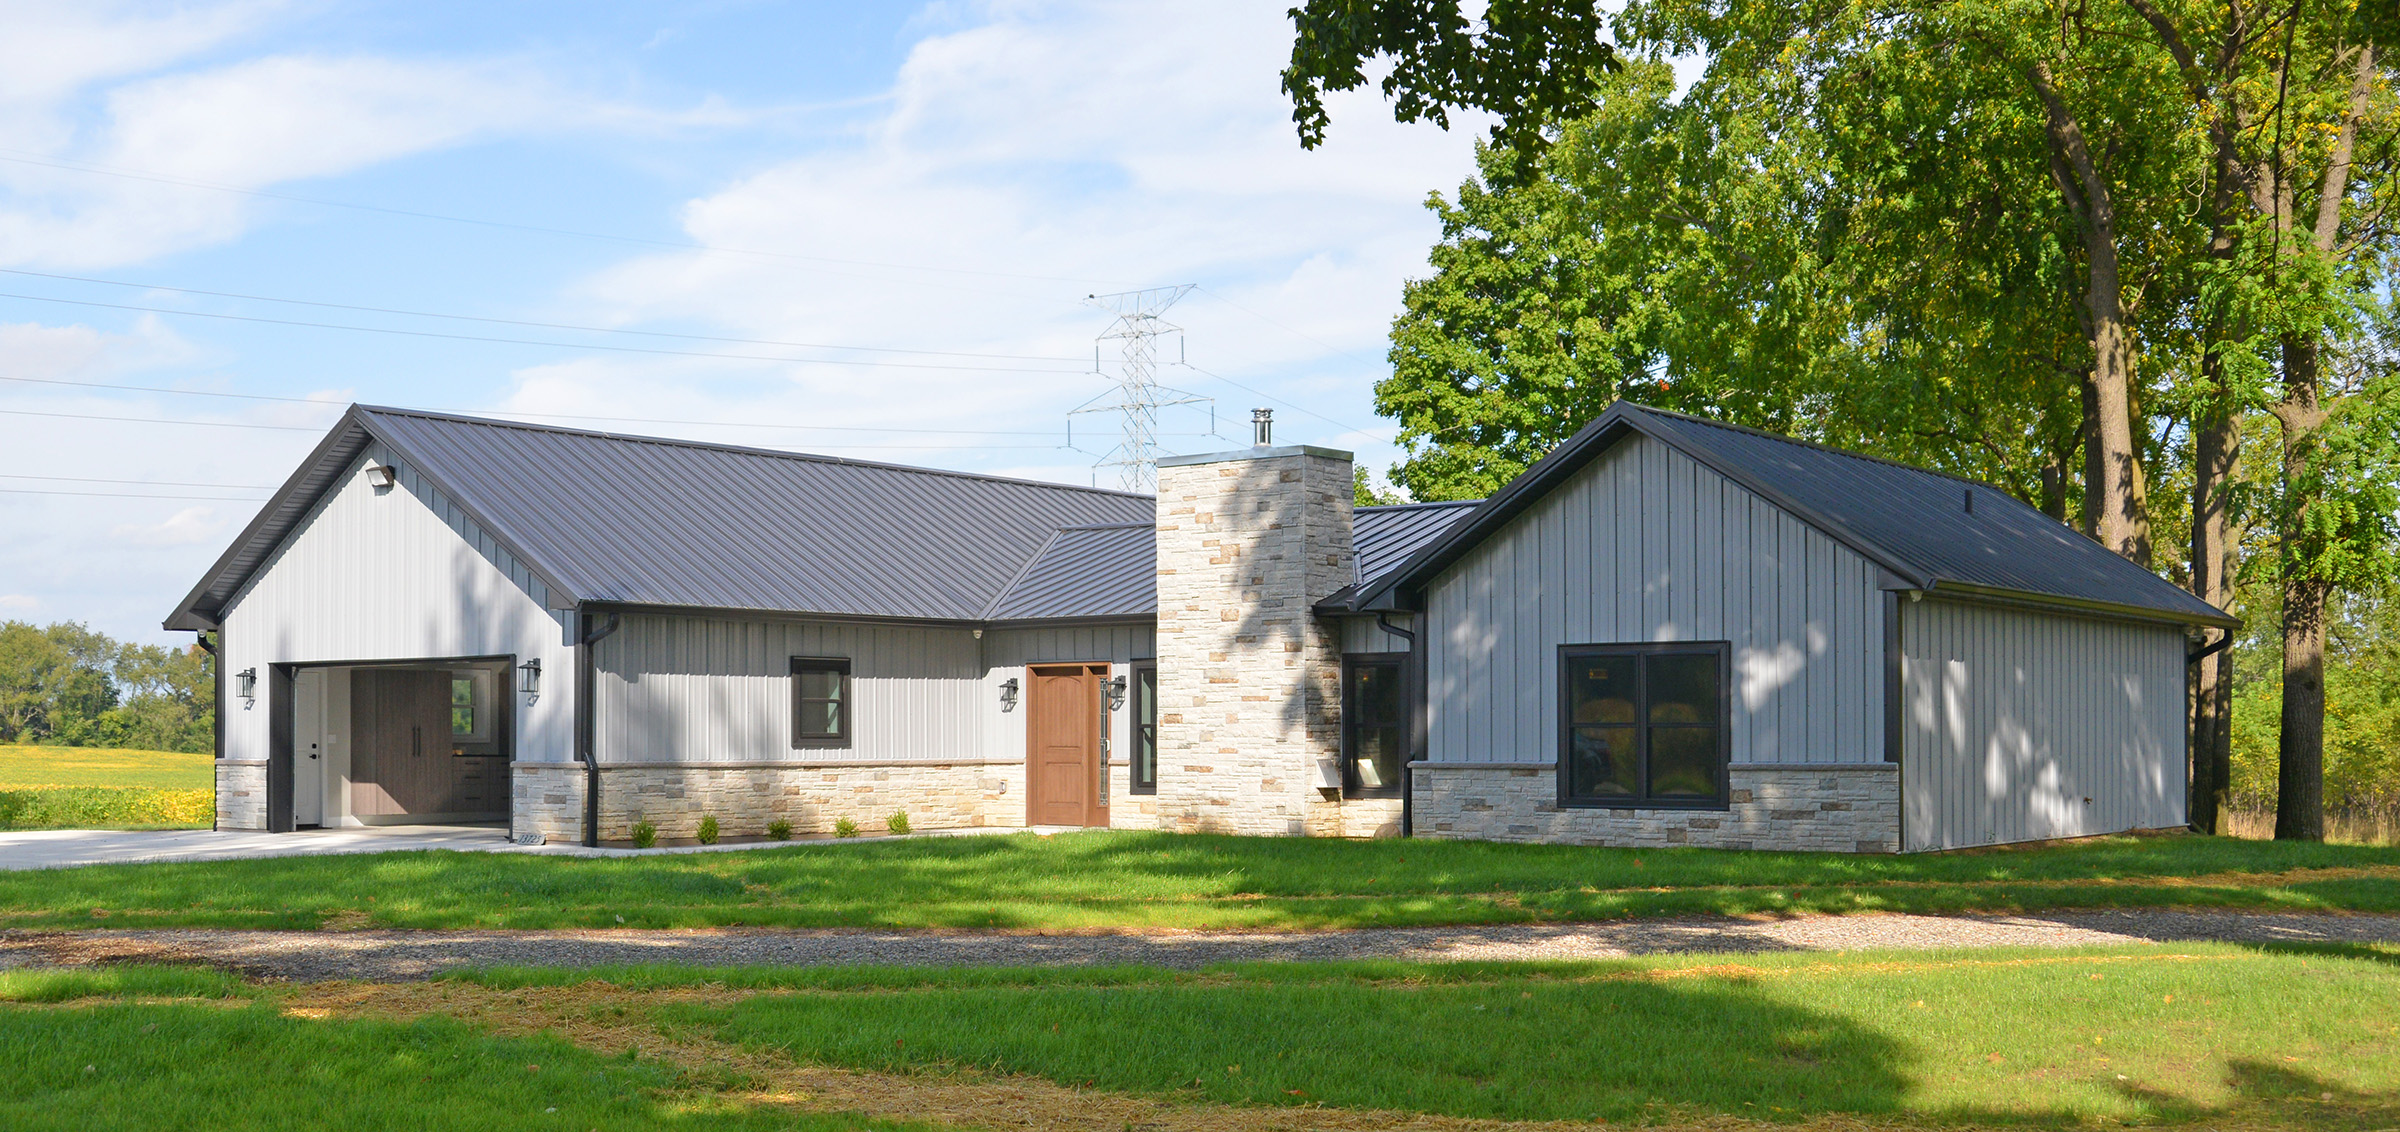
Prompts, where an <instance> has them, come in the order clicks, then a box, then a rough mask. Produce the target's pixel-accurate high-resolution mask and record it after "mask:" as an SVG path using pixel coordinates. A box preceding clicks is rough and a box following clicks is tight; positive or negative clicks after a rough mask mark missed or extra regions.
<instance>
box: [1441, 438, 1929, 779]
mask: <svg viewBox="0 0 2400 1132" xmlns="http://www.w3.org/2000/svg"><path fill="white" fill-rule="evenodd" d="M1428 603H1429V606H1430V611H1429V614H1428V616H1427V617H1426V624H1427V625H1429V626H1431V627H1433V631H1432V633H1431V634H1430V638H1429V640H1428V641H1427V642H1426V644H1427V658H1426V660H1427V681H1428V684H1429V689H1428V697H1429V701H1430V703H1429V707H1430V710H1431V713H1432V719H1431V721H1430V724H1431V734H1430V736H1429V743H1430V747H1431V749H1430V751H1429V752H1428V753H1429V755H1430V757H1431V758H1432V759H1433V760H1435V761H1437V762H1551V761H1554V760H1555V759H1556V758H1557V754H1558V752H1557V750H1556V749H1555V748H1556V747H1557V735H1558V663H1557V657H1558V646H1560V645H1562V644H1608V643H1632V642H1647V641H1714V640H1722V641H1729V642H1731V653H1732V668H1733V687H1732V689H1731V691H1732V696H1731V700H1732V705H1733V718H1732V721H1731V722H1732V748H1733V761H1734V762H1737V763H1742V762H1781V763H1860V762H1880V761H1882V759H1883V702H1884V669H1883V601H1882V594H1881V591H1880V590H1878V589H1877V587H1876V583H1875V568H1874V566H1873V565H1872V564H1870V563H1869V562H1868V561H1867V560H1866V559H1864V558H1862V557H1860V556H1859V555H1857V554H1856V553H1854V552H1852V551H1850V550H1849V549H1847V548H1845V547H1843V546H1841V545H1840V544H1838V543H1836V542H1834V541H1833V540H1832V539H1831V538H1828V537H1826V536H1825V535H1823V534H1821V533H1819V532H1817V531H1815V530H1814V529H1811V528H1810V527H1808V526H1807V525H1806V524H1804V523H1802V522H1800V521H1799V520H1798V519H1796V518H1793V517H1792V516H1790V515H1787V514H1785V513H1784V512H1783V511H1781V510H1780V509H1778V508H1776V507H1775V506H1774V505H1773V504H1770V503H1768V502H1767V501H1766V500H1764V499H1761V498H1759V497H1758V496H1756V495H1753V494H1752V493H1750V492H1749V491H1748V490H1747V489H1744V488H1742V487H1740V486H1738V485H1736V484H1734V483H1733V482H1731V481H1729V480H1727V479H1725V478H1724V477H1723V476H1720V475H1718V474H1717V473H1715V472H1713V471H1710V470H1709V469H1708V468H1706V467H1704V466H1702V465H1701V464H1700V463H1698V462H1697V461H1694V460H1692V459H1691V458H1689V457H1687V456H1684V455H1682V454H1681V453H1679V452H1676V451H1675V450H1673V449H1671V448H1669V447H1667V446H1665V445H1663V444H1660V443H1658V442H1656V441H1654V440H1651V439H1649V438H1647V437H1633V438H1629V439H1627V440H1626V441H1624V442H1622V443H1620V444H1618V445H1617V446H1616V447H1615V448H1614V449H1612V450H1610V451H1609V452H1608V453H1606V454H1604V455H1602V456H1601V457H1600V458H1599V459H1597V460H1595V461H1593V462H1592V464H1591V465H1590V466H1588V467H1586V468H1584V469H1583V470H1582V471H1581V472H1580V473H1578V474H1577V475H1576V476H1574V477H1573V478H1572V479H1570V480H1568V481H1567V482H1566V483H1564V484H1561V485H1560V486H1559V487H1558V488H1557V489H1555V490H1553V491H1552V492H1551V493H1550V494H1549V495H1548V496H1547V497H1546V498H1544V499H1542V500H1541V501H1540V502H1538V503H1536V504H1535V505H1534V506H1533V507H1531V508H1530V509H1528V510H1527V511H1526V512H1525V513H1524V514H1521V515H1519V516H1518V517H1517V518H1516V519H1515V520H1514V521H1513V522H1511V523H1510V524H1509V526H1508V527H1507V528H1506V529H1504V530H1502V531H1500V532H1498V533H1497V534H1495V535H1493V536H1492V537H1491V538H1489V539H1487V540H1485V541H1484V543H1483V544H1482V545H1481V546H1478V547H1477V548H1476V549H1475V550H1474V551H1473V552H1472V553H1470V554H1469V555H1468V556H1467V557H1466V558H1464V559H1462V560H1460V561H1459V562H1458V563H1457V564H1456V565H1454V566H1452V567H1451V568H1450V569H1449V570H1448V571H1447V572H1445V573H1444V574H1443V575H1442V577H1441V578H1440V579H1438V580H1437V581H1436V582H1435V583H1434V585H1433V586H1432V587H1431V589H1430V591H1429V594H1428Z"/></svg>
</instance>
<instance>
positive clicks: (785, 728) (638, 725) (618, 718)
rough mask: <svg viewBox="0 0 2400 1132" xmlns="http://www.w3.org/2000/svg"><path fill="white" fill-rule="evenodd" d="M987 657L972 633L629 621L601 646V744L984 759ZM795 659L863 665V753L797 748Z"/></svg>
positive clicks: (605, 757)
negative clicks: (979, 704)
mask: <svg viewBox="0 0 2400 1132" xmlns="http://www.w3.org/2000/svg"><path fill="white" fill-rule="evenodd" d="M977 653H978V649H977V642H976V640H975V637H974V633H973V632H972V631H971V630H969V629H965V628H937V627H929V626H913V625H866V624H844V623H835V622H818V621H792V620H776V619H764V618H742V617H735V616H726V617H711V616H696V615H695V616H683V615H664V614H647V613H636V614H628V615H626V616H625V617H624V620H623V623H622V625H621V627H620V628H619V629H618V630H617V632H616V633H614V634H612V635H610V636H609V637H607V638H606V639H604V640H602V641H601V642H600V643H599V645H598V646H596V647H595V649H594V657H593V666H594V668H595V669H596V670H597V676H598V680H597V682H596V687H595V694H594V698H593V702H594V704H595V705H596V707H597V709H598V714H597V715H596V717H595V718H594V720H593V723H594V739H595V743H596V746H597V749H598V750H599V752H600V761H602V762H604V763H607V762H703V763H705V762H757V761H788V760H825V761H836V760H852V759H863V760H874V761H891V762H925V761H932V762H939V761H942V760H945V759H961V758H978V757H981V753H982V749H983V743H982V735H981V728H980V726H979V717H978V713H977V712H976V710H975V704H974V700H975V693H976V686H977V683H978V681H979V678H980V677H981V676H982V674H983V670H982V665H981V664H980V662H979V660H978V657H977ZM795 656H818V657H846V658H848V659H849V661H850V679H851V687H852V695H853V696H854V697H855V698H854V699H853V701H852V703H851V717H850V722H851V735H852V738H853V739H854V745H853V746H851V747H849V748H846V749H841V750H826V749H810V750H794V749H793V747H792V690H791V658H793V657H795Z"/></svg>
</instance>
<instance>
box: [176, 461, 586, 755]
mask: <svg viewBox="0 0 2400 1132" xmlns="http://www.w3.org/2000/svg"><path fill="white" fill-rule="evenodd" d="M390 458H391V457H390V454H389V453H388V452H385V451H382V450H381V449H380V448H379V447H370V448H369V449H368V450H367V451H366V453H365V454H364V455H363V456H362V457H361V458H360V459H358V460H354V461H353V462H352V464H351V466H350V467H349V469H348V470H347V471H346V472H344V473H343V474H342V475H341V476H340V477H338V478H337V483H336V486H335V487H334V488H333V489H332V490H330V491H328V492H327V493H326V494H325V496H324V497H323V498H322V499H320V500H318V502H317V504H316V506H315V507H313V508H311V509H310V510H309V512H308V514H307V515H306V517H304V518H303V519H301V521H300V522H299V523H298V524H297V525H296V526H294V528H293V529H292V531H291V532H290V534H289V535H288V536H286V537H285V539H284V540H283V542H282V543H281V544H280V545H278V546H277V547H276V548H275V550H274V552H273V553H271V554H270V555H268V556H267V558H266V559H265V561H264V563H263V564H262V565H261V566H260V567H259V569H258V570H257V572H255V573H254V574H252V575H251V577H250V579H249V581H248V583H247V584H246V585H244V586H243V587H242V588H241V589H240V590H239V591H237V592H236V593H235V594H234V595H233V597H232V598H231V599H230V600H229V601H228V602H227V604H226V606H225V610H224V621H225V655H224V657H223V658H222V660H221V663H222V664H223V665H224V667H225V670H226V671H227V672H229V673H230V672H240V671H242V670H243V669H245V668H256V669H258V670H259V681H258V687H259V693H260V694H259V701H258V706H257V707H255V708H252V709H248V710H245V709H244V708H243V707H242V705H241V701H240V700H238V699H235V700H233V701H232V702H231V703H229V704H228V705H227V711H226V713H225V720H226V729H225V730H226V734H225V756H226V757H227V758H232V759H262V758H265V757H266V756H267V719H268V716H269V712H268V711H267V703H266V690H267V687H268V683H269V681H268V680H267V666H268V665H270V664H306V663H327V662H336V661H353V660H406V659H417V658H424V657H448V656H495V655H513V656H516V657H517V658H518V659H519V660H520V661H522V660H527V659H533V658H539V659H540V660H541V662H542V667H543V671H544V673H545V676H546V679H545V680H544V682H543V683H544V687H543V689H542V693H541V695H540V697H539V698H538V699H536V700H535V701H534V702H533V703H530V704H526V703H520V704H519V705H518V708H517V727H518V732H517V754H516V757H517V758H519V759H525V760H532V761H542V760H559V761H564V760H566V759H569V758H571V757H572V756H573V752H572V745H571V727H572V723H571V720H572V708H573V700H574V696H573V681H572V679H571V676H570V674H571V673H572V672H573V671H574V669H573V662H574V652H573V650H572V649H569V648H567V647H566V646H565V645H564V644H562V636H563V634H562V631H561V629H560V626H559V622H558V620H557V614H555V613H554V612H553V611H551V610H549V609H547V608H545V604H546V600H547V591H546V590H545V589H544V588H543V587H542V584H541V583H540V582H539V581H538V580H536V579H535V578H534V577H533V574H532V572H531V571H529V570H527V569H526V568H525V566H524V564H523V563H521V562H519V561H517V559H516V558H515V557H514V556H513V555H511V554H509V553H508V552H507V551H505V550H502V549H501V548H500V546H499V544H498V543H496V542H494V541H493V540H492V539H491V538H490V536H489V535H488V534H486V533H485V532H483V531H482V530H480V529H478V528H477V527H476V526H475V524H473V523H472V522H469V521H468V520H467V519H466V517H465V515H464V514H463V513H461V512H460V510H459V509H458V507H457V506H456V504H455V503H454V502H453V501H451V500H450V499H448V498H447V497H446V496H444V495H443V494H442V493H441V492H440V491H437V490H435V489H434V488H433V487H432V486H431V485H430V484H428V483H426V482H425V481H424V479H423V478H422V477H420V476H418V475H417V474H416V472H415V470H414V469H412V468H410V467H408V466H407V465H406V464H401V465H399V472H400V481H399V485H398V486H397V487H394V488H392V489H390V490H388V491H385V492H381V493H378V492H377V491H376V490H375V489H374V488H372V487H370V486H368V484H367V483H366V480H365V478H364V476H363V474H362V472H363V467H364V464H365V462H366V461H367V460H375V461H377V462H389V460H390ZM227 690H228V693H229V694H230V692H231V687H230V684H229V686H228V689H227Z"/></svg>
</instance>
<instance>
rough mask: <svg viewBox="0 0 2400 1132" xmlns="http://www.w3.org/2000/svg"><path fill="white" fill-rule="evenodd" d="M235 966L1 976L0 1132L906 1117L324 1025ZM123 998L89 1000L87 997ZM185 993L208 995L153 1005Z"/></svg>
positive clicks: (444, 1039) (852, 1124) (714, 1125)
mask: <svg viewBox="0 0 2400 1132" xmlns="http://www.w3.org/2000/svg"><path fill="white" fill-rule="evenodd" d="M222 982H224V980H223V977H222V976H214V975H203V974H198V973H187V972H158V971H134V972H127V973H124V974H122V975H116V976H110V975H106V974H103V975H100V976H87V975H68V976H32V975H0V1002H5V1001H11V1000H14V1001H19V1002H55V1001H58V1000H61V999H77V1000H78V1001H76V1002H75V1004H74V1005H73V1006H71V1007H67V1008H59V1007H42V1008H26V1007H15V1008H8V1007H0V1128H7V1129H10V1130H12V1132H48V1130H57V1132H88V1130H91V1129H127V1130H144V1129H158V1130H161V1132H183V1130H185V1129H195V1128H242V1129H293V1130H311V1132H313V1130H322V1129H336V1128H339V1129H351V1128H366V1129H460V1130H468V1129H474V1130H481V1129H493V1128H532V1129H568V1128H573V1129H587V1128H588V1129H607V1130H612V1132H614V1130H627V1132H631V1130H636V1129H648V1130H663V1129H690V1130H692V1132H700V1130H702V1129H708V1130H715V1129H728V1130H734V1132H745V1130H756V1132H767V1130H769V1129H774V1130H797V1132H839V1130H851V1129H869V1128H874V1129H897V1128H899V1127H900V1126H899V1125H893V1124H888V1123H884V1122H881V1121H870V1120H867V1119H864V1118H860V1117H845V1116H796V1115H794V1114H792V1113H789V1112H787V1111H784V1110H781V1109H775V1108H761V1107H754V1106H750V1105H744V1104H736V1103H728V1102H726V1101H723V1100H721V1099H719V1098H717V1097H716V1096H715V1094H716V1093H718V1092H720V1091H724V1090H726V1089H728V1088H730V1087H734V1086H737V1085H738V1084H739V1082H738V1081H734V1080H732V1079H730V1078H728V1077H727V1076H726V1075H725V1074H724V1073H723V1072H722V1071H711V1070H710V1069H709V1068H708V1067H705V1066H674V1065H666V1064H661V1063H658V1062H655V1061H643V1060H638V1059H625V1058H608V1057H603V1056H601V1055H600V1054H597V1053H594V1052H592V1051H589V1050H583V1049H578V1048H576V1047H574V1046H571V1045H568V1044H567V1043H565V1042H563V1041H559V1040H556V1039H552V1038H538V1039H509V1038H498V1037H493V1036H491V1035H489V1034H486V1033H483V1032H480V1031H478V1030H475V1029H471V1028H469V1027H467V1026H464V1025H461V1024H459V1023H457V1022H454V1021H450V1020H448V1019H444V1018H438V1017H437V1018H427V1019H421V1020H415V1021H408V1022H386V1021H349V1020H312V1019H307V1018H300V1017H294V1016H292V1015H290V1014H287V1013H285V1012H283V1011H281V1010H278V1009H277V1008H276V1004H275V1003H274V1002H273V1001H272V1000H271V999H268V998H265V997H256V998H255V999H254V1001H251V1002H248V1003H243V1002H241V1001H240V1000H239V999H238V998H237V999H233V1000H231V1001H215V1002H212V1001H208V999H210V998H221V997H223V996H226V995H229V994H230V995H239V994H242V993H243V992H242V991H241V990H240V988H237V987H229V986H223V985H217V984H220V983H222ZM94 994H106V995H116V996H125V997H123V998H122V999H121V1000H119V1001H113V1002H107V1001H103V1002H93V1001H90V1000H89V999H86V998H84V997H83V996H88V995H94ZM162 995H179V996H186V997H188V998H195V999H199V1001H177V1002H164V1003H162V1002H158V1001H141V1000H139V999H135V998H133V997H131V996H142V997H143V998H151V999H154V998H155V997H156V996H162Z"/></svg>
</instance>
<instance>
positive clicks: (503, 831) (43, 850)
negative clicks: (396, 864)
mask: <svg viewBox="0 0 2400 1132" xmlns="http://www.w3.org/2000/svg"><path fill="white" fill-rule="evenodd" d="M1066 832H1070V830H1069V828H1068V827H1065V826H1058V827H1051V826H1033V827H1030V828H1028V827H1022V826H1018V827H1005V826H1003V827H994V828H989V829H941V830H926V831H924V832H921V833H912V834H908V835H907V836H908V837H959V836H967V835H973V834H984V833H1043V834H1049V833H1066ZM894 840H900V839H899V838H893V837H888V836H884V837H861V838H857V839H855V840H844V841H836V840H834V839H832V838H824V837H812V838H799V839H795V840H793V841H789V842H783V841H757V840H744V841H739V842H734V843H731V844H719V845H675V846H665V847H661V848H657V849H586V848H584V847H583V846H581V845H518V844H516V843H514V842H511V841H510V840H509V839H508V828H507V827H506V826H500V825H387V826H374V827H369V828H366V829H304V830H300V831H299V832H296V833H257V832H249V831H228V832H224V833H218V832H215V831H212V830H205V829H169V830H121V829H120V830H107V829H43V830H24V831H19V832H13V833H0V871H4V870H9V869H63V868H71V867H73V866H76V865H124V864H142V863H149V862H156V861H238V860H253V859H256V858H261V857H313V856H319V855H326V854H335V853H395V852H399V851H401V850H406V849H450V850H455V851H457V852H462V853H543V854H548V855H551V856H559V857H655V856H659V855H661V854H672V853H723V852H729V851H733V850H739V849H774V848H780V847H783V846H787V845H790V846H801V845H858V844H865V843H867V842H871V841H894Z"/></svg>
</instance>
